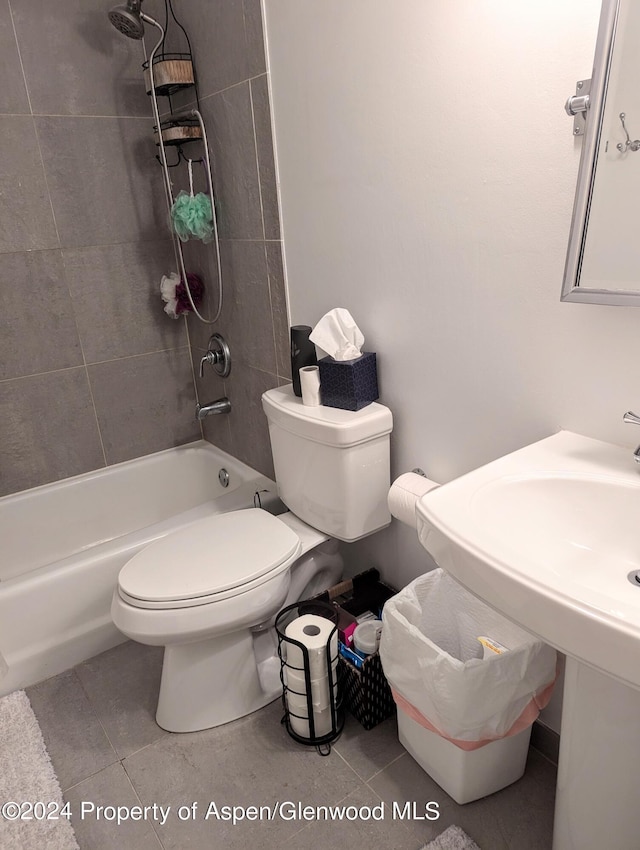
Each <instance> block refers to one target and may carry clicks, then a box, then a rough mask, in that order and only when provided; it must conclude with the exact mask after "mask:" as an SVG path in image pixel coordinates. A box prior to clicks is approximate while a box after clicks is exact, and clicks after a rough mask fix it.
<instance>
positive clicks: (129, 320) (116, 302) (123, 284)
mask: <svg viewBox="0 0 640 850" xmlns="http://www.w3.org/2000/svg"><path fill="white" fill-rule="evenodd" d="M64 264H65V267H66V271H67V278H68V281H69V289H70V291H71V297H72V299H73V306H74V309H75V312H76V317H77V321H78V330H79V332H80V338H81V339H82V348H83V351H84V356H85V358H86V361H87V363H95V362H97V361H100V360H113V359H114V358H116V357H127V356H130V355H133V354H144V353H145V352H149V351H160V350H163V349H168V348H180V347H184V346H185V345H186V344H187V336H186V331H185V326H184V320H182V319H179V320H177V321H176V320H173V319H170V318H169V316H167V315H166V314H165V312H164V310H163V308H164V302H163V301H162V299H161V297H160V280H161V278H162V275H164V274H168V273H169V271H170V270H171V269H172V268H173V267H174V265H175V260H174V256H173V248H172V245H171V242H170V241H169V240H164V241H161V242H129V243H123V244H120V245H105V246H100V247H96V248H72V249H67V250H65V251H64Z"/></svg>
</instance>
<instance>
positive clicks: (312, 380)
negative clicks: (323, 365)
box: [299, 366, 321, 407]
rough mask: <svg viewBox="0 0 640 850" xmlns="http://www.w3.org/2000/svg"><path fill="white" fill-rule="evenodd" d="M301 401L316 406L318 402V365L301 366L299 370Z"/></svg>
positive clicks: (309, 405)
mask: <svg viewBox="0 0 640 850" xmlns="http://www.w3.org/2000/svg"><path fill="white" fill-rule="evenodd" d="M299 375H300V389H301V390H302V403H303V404H306V405H307V406H308V407H318V405H319V404H321V402H320V369H319V367H318V366H302V368H301V369H300V372H299Z"/></svg>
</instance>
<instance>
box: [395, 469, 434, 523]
mask: <svg viewBox="0 0 640 850" xmlns="http://www.w3.org/2000/svg"><path fill="white" fill-rule="evenodd" d="M439 486H440V485H439V484H436V482H435V481H431V479H430V478H425V477H424V476H423V475H417V474H416V473H415V472H405V473H404V475H401V476H400V477H399V478H396V480H395V481H394V482H393V484H392V485H391V489H390V490H389V495H388V496H387V504H388V506H389V512H390V513H391V516H394V517H395V518H396V519H399V520H400V522H403V523H404V524H405V525H410V526H411V528H417V527H418V523H417V520H416V502H417V501H418V499H419V498H420V497H421V496H424V494H425V493H428V492H429V491H430V490H434V489H435V488H436V487H439Z"/></svg>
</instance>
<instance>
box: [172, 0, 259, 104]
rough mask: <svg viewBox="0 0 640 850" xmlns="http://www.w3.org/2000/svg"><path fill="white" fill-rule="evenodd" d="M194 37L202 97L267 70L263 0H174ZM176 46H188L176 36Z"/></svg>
mask: <svg viewBox="0 0 640 850" xmlns="http://www.w3.org/2000/svg"><path fill="white" fill-rule="evenodd" d="M174 7H175V10H176V14H177V16H178V18H179V19H180V22H181V23H182V24H183V26H184V27H185V29H186V30H187V32H188V33H189V38H190V40H191V46H192V49H193V55H194V56H195V59H196V70H197V74H198V85H199V88H200V96H201V97H206V96H207V95H209V94H213V93H215V92H219V91H221V90H222V89H226V88H228V87H229V86H232V85H235V83H239V82H242V81H243V80H248V79H249V78H250V77H254V76H256V75H257V74H261V73H263V72H264V70H265V58H264V43H263V38H262V15H261V10H260V2H259V0H257V1H256V0H250V2H249V0H244V2H242V0H225V2H224V3H212V2H211V0H186V1H185V0H174ZM172 35H173V36H174V37H173V39H172V40H171V42H170V43H171V46H172V49H180V50H183V49H184V40H182V39H180V38H179V37H178V36H176V33H175V32H174V33H172Z"/></svg>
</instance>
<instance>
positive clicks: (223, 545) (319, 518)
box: [111, 387, 392, 732]
mask: <svg viewBox="0 0 640 850" xmlns="http://www.w3.org/2000/svg"><path fill="white" fill-rule="evenodd" d="M263 407H264V409H265V412H266V413H267V418H268V419H269V433H270V437H271V442H272V451H273V455H274V464H275V467H276V480H277V482H278V488H279V492H280V495H281V498H282V499H283V501H284V502H285V504H287V506H288V507H290V508H291V509H292V510H291V511H290V512H288V513H285V514H282V515H280V516H277V517H276V516H273V515H272V514H269V513H267V512H266V511H264V510H261V509H260V508H250V509H247V510H240V511H230V512H229V513H225V514H217V515H215V516H211V517H206V518H205V519H201V520H198V521H197V522H194V523H192V524H191V525H189V526H187V527H185V528H183V529H181V530H179V531H177V532H174V533H173V534H169V535H167V536H166V537H164V538H162V539H160V540H157V541H155V542H154V543H151V544H150V545H149V546H147V547H146V548H145V549H143V550H141V551H140V552H138V553H137V554H136V555H134V557H133V558H132V559H131V560H130V561H129V562H128V563H127V564H125V566H124V567H123V568H122V570H121V571H120V575H119V577H118V586H117V588H116V589H115V591H114V595H113V601H112V605H111V614H112V618H113V621H114V623H115V625H116V626H117V628H118V629H120V631H121V632H122V633H123V634H125V635H126V636H127V637H130V638H132V639H133V640H136V641H139V642H140V643H144V644H149V645H152V646H164V647H165V651H164V661H163V667H162V679H161V684H160V694H159V697H158V708H157V712H156V721H157V723H158V725H159V726H161V727H162V728H163V729H166V730H168V731H170V732H194V731H198V730H200V729H208V728H211V727H213V726H219V725H221V724H223V723H228V722H229V721H231V720H235V719H237V718H239V717H242V716H244V715H246V714H249V713H251V712H253V711H256V710H257V709H259V708H261V707H262V706H264V705H266V704H267V703H269V702H271V701H272V700H274V699H275V698H276V697H277V696H278V695H279V694H280V693H281V692H282V682H281V679H280V662H279V658H278V655H277V637H276V633H275V629H274V627H273V622H274V619H275V615H276V614H277V613H278V611H279V610H280V609H281V608H283V607H285V606H287V605H291V604H293V603H294V602H298V601H299V600H300V599H306V598H309V597H311V596H314V595H316V594H318V593H320V592H322V591H323V590H326V589H327V588H328V587H330V586H331V585H333V584H335V583H336V582H337V581H338V580H339V578H340V576H341V574H342V566H343V564H342V557H341V555H340V554H339V552H338V542H337V540H346V541H351V540H355V539H359V538H360V537H363V536H365V535H367V534H371V533H373V532H374V531H376V530H378V529H379V528H382V527H384V526H385V525H387V524H388V523H389V521H390V516H389V514H388V510H387V507H386V494H387V490H388V488H389V434H390V432H391V426H392V418H391V413H390V411H389V410H388V409H387V408H385V407H383V406H382V405H379V404H375V403H374V404H371V405H369V407H368V408H364V409H363V410H361V411H356V412H352V411H344V410H336V409H334V408H323V409H322V410H319V409H318V408H306V409H302V407H303V406H302V403H301V401H300V399H297V398H296V397H295V396H294V395H293V393H292V391H291V388H290V387H285V388H282V387H281V388H278V389H276V390H269V391H268V392H267V393H265V395H264V396H263ZM279 471H280V477H279V474H278V473H279ZM290 472H292V473H293V478H292V477H291V476H290V475H289V473H290ZM283 485H286V486H284V488H283ZM288 500H289V501H292V502H294V503H295V504H296V509H295V512H294V511H293V505H292V504H290V503H289V501H288ZM305 520H306V521H305ZM310 520H312V521H313V522H312V523H311V522H310ZM335 538H337V539H335Z"/></svg>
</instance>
